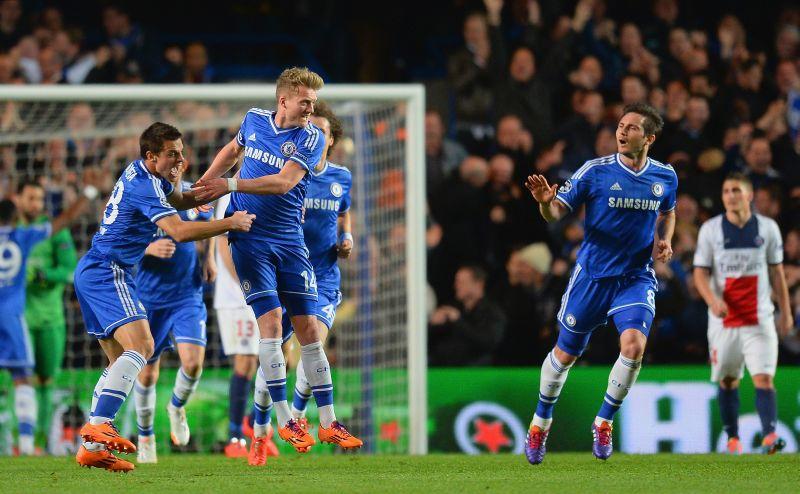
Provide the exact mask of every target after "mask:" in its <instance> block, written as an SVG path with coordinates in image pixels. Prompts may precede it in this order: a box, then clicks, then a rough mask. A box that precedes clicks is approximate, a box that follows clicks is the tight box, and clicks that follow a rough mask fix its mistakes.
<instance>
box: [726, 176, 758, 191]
mask: <svg viewBox="0 0 800 494" xmlns="http://www.w3.org/2000/svg"><path fill="white" fill-rule="evenodd" d="M728 180H735V181H737V182H741V183H743V184H745V185H747V186H748V187H750V190H753V182H752V181H751V180H750V177H748V176H747V175H745V174H744V173H742V172H731V173H729V174H727V175H725V180H724V181H723V183H725V182H727V181H728Z"/></svg>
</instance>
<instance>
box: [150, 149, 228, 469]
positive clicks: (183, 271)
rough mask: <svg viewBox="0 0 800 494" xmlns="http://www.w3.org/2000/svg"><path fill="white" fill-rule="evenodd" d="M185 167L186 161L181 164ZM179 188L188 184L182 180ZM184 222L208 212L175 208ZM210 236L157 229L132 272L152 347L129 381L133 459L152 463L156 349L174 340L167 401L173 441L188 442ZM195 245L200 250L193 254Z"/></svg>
mask: <svg viewBox="0 0 800 494" xmlns="http://www.w3.org/2000/svg"><path fill="white" fill-rule="evenodd" d="M184 166H185V164H184ZM182 185H183V190H189V189H190V188H191V184H190V183H188V182H184V183H183V184H182ZM178 215H179V216H180V218H181V220H183V221H208V220H210V219H211V217H212V213H211V212H210V211H199V210H197V209H188V210H186V211H180V212H179V213H178ZM213 241H214V239H209V240H202V241H200V242H198V244H200V245H198V246H195V242H175V241H174V240H173V239H172V238H170V236H169V235H167V233H166V232H164V231H163V230H161V229H159V230H158V231H157V232H156V235H155V237H154V240H153V241H152V242H150V245H148V246H147V248H146V249H145V251H144V254H145V255H144V257H143V258H142V260H141V263H140V264H139V270H138V272H137V273H136V286H137V288H138V289H139V299H140V300H141V301H142V303H143V304H144V308H145V309H146V310H147V322H148V324H149V325H150V331H151V332H152V334H153V341H154V348H155V350H154V352H153V356H152V357H150V359H149V360H148V361H147V365H146V366H145V367H144V369H142V372H141V373H140V374H139V379H138V381H137V382H136V383H135V384H134V399H135V401H136V422H137V426H138V429H139V438H138V442H137V448H138V451H137V460H138V462H139V463H156V462H157V461H158V457H157V455H156V439H155V434H154V432H153V421H154V418H155V408H156V382H158V375H159V366H160V362H161V354H162V353H163V352H164V351H165V350H167V349H170V348H173V345H172V340H174V342H175V344H176V346H177V350H178V357H179V359H180V362H181V366H180V368H179V369H178V375H177V376H176V377H175V385H174V387H173V388H172V399H171V400H170V402H169V403H168V404H167V415H168V416H169V425H170V432H171V438H172V442H173V443H174V444H175V445H177V446H185V445H186V444H188V443H189V436H190V432H189V424H188V422H187V421H186V409H185V408H184V405H185V404H186V403H187V402H188V401H189V398H190V397H191V396H192V393H194V391H195V390H196V389H197V386H198V384H199V383H200V374H201V373H202V371H203V359H204V357H205V350H206V306H205V304H204V303H203V282H205V281H207V282H213V281H214V277H215V275H216V263H215V262H214V258H213V252H212V251H210V250H209V249H210V248H211V247H209V245H210V243H211V242H213ZM198 248H199V250H201V251H202V252H203V254H204V258H203V260H202V261H201V259H200V258H199V256H198Z"/></svg>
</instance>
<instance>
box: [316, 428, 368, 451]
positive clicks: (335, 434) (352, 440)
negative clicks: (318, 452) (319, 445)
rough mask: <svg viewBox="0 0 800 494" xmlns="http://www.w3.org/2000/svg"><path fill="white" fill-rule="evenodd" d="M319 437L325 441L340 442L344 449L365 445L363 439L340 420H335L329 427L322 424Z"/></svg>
mask: <svg viewBox="0 0 800 494" xmlns="http://www.w3.org/2000/svg"><path fill="white" fill-rule="evenodd" d="M317 437H319V440H320V441H322V442H323V443H331V444H338V445H339V446H341V447H342V448H344V449H352V448H360V447H361V446H363V445H364V442H363V441H362V440H361V439H359V438H357V437H356V436H354V435H352V434H350V432H349V431H348V430H347V428H346V427H345V426H344V425H343V424H341V423H339V421H334V422H333V423H332V424H331V426H330V427H328V428H327V429H326V428H325V427H322V424H320V426H319V431H317Z"/></svg>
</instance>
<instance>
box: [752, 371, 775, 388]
mask: <svg viewBox="0 0 800 494" xmlns="http://www.w3.org/2000/svg"><path fill="white" fill-rule="evenodd" d="M753 386H755V387H756V388H758V389H772V388H773V387H774V385H773V383H772V376H770V375H769V374H756V375H754V376H753Z"/></svg>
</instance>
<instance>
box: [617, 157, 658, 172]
mask: <svg viewBox="0 0 800 494" xmlns="http://www.w3.org/2000/svg"><path fill="white" fill-rule="evenodd" d="M614 156H615V157H616V161H617V164H618V165H619V166H620V167H622V169H623V170H625V171H626V172H628V173H630V174H631V175H633V176H634V177H639V176H641V175H642V174H643V173H644V172H646V171H647V169H648V168H650V158H647V163H645V164H644V166H643V167H642V169H641V170H639V171H638V172H635V171H633V170H631V169H630V168H629V167H627V166H625V163H623V162H622V160H621V159H620V157H619V153H617V154H616V155H614Z"/></svg>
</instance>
